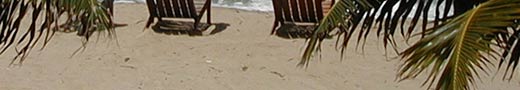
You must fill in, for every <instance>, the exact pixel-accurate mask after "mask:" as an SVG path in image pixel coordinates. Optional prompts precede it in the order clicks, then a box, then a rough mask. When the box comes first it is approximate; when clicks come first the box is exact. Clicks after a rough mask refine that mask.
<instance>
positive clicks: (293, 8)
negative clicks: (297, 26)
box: [291, 0, 301, 21]
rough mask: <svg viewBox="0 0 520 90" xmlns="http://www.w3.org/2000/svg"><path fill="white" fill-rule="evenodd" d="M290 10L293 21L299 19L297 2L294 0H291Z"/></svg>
mask: <svg viewBox="0 0 520 90" xmlns="http://www.w3.org/2000/svg"><path fill="white" fill-rule="evenodd" d="M291 11H292V17H293V19H294V21H301V19H300V13H299V9H298V2H297V1H296V0H291Z"/></svg>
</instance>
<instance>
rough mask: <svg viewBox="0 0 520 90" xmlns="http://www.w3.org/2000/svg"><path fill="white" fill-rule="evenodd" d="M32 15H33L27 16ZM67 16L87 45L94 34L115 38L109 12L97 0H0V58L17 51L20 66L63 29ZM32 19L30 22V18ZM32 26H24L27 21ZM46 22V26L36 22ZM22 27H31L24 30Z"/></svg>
mask: <svg viewBox="0 0 520 90" xmlns="http://www.w3.org/2000/svg"><path fill="white" fill-rule="evenodd" d="M28 12H30V14H31V15H27V14H28ZM63 14H68V15H69V17H68V18H66V19H67V21H74V22H67V23H76V24H77V25H78V27H77V28H76V29H77V31H78V35H81V36H82V37H84V38H85V39H86V40H85V42H88V39H89V37H90V34H91V32H94V31H99V30H106V31H107V32H108V35H109V36H115V35H113V33H114V32H113V28H112V21H111V17H110V15H109V14H108V13H107V11H106V9H105V8H104V7H102V6H101V4H100V3H98V2H97V0H1V1H0V30H1V31H0V55H1V54H3V53H4V52H5V51H7V50H8V49H9V48H13V47H14V48H15V50H16V53H17V55H16V56H15V57H14V58H13V60H12V63H11V64H13V63H14V62H15V61H16V60H18V61H19V63H20V64H21V63H22V62H23V60H24V59H25V57H26V56H27V55H28V54H29V52H30V50H31V49H32V48H33V47H34V46H35V45H37V44H38V42H39V41H43V42H44V43H43V46H42V48H43V47H45V45H47V43H48V42H49V41H50V40H51V39H52V37H53V35H54V33H55V30H56V29H60V27H58V26H59V25H58V24H60V23H59V21H58V19H60V18H63V17H62V16H63ZM27 17H29V19H27ZM26 19H27V20H28V21H30V22H31V23H30V24H28V25H25V24H24V23H21V22H22V21H24V20H26ZM37 22H43V23H37ZM20 27H29V28H28V29H27V30H21V29H20Z"/></svg>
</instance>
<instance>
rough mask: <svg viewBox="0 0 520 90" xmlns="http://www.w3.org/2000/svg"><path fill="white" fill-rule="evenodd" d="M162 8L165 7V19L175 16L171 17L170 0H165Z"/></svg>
mask: <svg viewBox="0 0 520 90" xmlns="http://www.w3.org/2000/svg"><path fill="white" fill-rule="evenodd" d="M164 6H165V9H166V16H167V17H175V15H173V11H172V9H173V8H172V4H171V0H165V1H164Z"/></svg>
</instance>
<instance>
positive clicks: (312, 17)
mask: <svg viewBox="0 0 520 90" xmlns="http://www.w3.org/2000/svg"><path fill="white" fill-rule="evenodd" d="M307 2H308V3H307V7H308V8H309V9H307V11H308V12H309V19H310V20H309V21H310V22H314V21H317V20H316V19H317V18H316V11H315V8H316V6H315V4H314V3H315V2H314V0H307Z"/></svg>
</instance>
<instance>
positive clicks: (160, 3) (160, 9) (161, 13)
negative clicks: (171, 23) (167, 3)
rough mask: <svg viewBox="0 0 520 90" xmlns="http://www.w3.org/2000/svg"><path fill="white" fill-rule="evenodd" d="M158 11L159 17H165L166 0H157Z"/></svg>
mask: <svg viewBox="0 0 520 90" xmlns="http://www.w3.org/2000/svg"><path fill="white" fill-rule="evenodd" d="M156 5H157V11H158V12H159V17H165V16H166V15H165V13H164V11H165V10H164V1H163V0H158V1H157V4H156Z"/></svg>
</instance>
